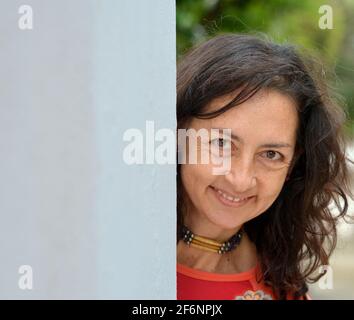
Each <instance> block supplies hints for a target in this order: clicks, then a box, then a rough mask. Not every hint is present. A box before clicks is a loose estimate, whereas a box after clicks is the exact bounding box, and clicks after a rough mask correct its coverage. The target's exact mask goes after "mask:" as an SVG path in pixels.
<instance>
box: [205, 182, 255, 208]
mask: <svg viewBox="0 0 354 320" xmlns="http://www.w3.org/2000/svg"><path fill="white" fill-rule="evenodd" d="M210 188H211V190H212V191H213V193H214V195H215V197H216V198H217V199H218V200H219V202H221V203H222V204H224V205H226V206H229V207H233V208H238V207H241V206H244V205H245V204H247V203H248V202H250V200H253V198H255V196H249V197H243V198H239V197H236V196H233V195H231V194H230V193H226V192H225V191H222V190H220V189H217V188H215V187H213V186H210Z"/></svg>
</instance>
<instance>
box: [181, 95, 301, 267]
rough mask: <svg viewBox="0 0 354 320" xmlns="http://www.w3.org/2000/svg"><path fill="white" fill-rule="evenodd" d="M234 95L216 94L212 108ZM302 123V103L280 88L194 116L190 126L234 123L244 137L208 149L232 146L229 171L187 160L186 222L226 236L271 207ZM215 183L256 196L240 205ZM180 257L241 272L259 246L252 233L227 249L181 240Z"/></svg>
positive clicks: (184, 170) (192, 263)
mask: <svg viewBox="0 0 354 320" xmlns="http://www.w3.org/2000/svg"><path fill="white" fill-rule="evenodd" d="M234 95H235V94H233V95H225V96H222V97H219V98H217V99H214V100H212V101H211V102H210V103H209V104H208V105H207V108H206V110H207V111H213V110H217V109H219V108H220V107H222V106H224V105H226V104H227V103H228V102H229V101H231V99H232V98H233V97H234ZM297 127H298V115H297V111H296V103H295V102H294V101H293V100H292V98H291V97H289V96H287V95H284V94H282V93H280V92H277V91H275V90H263V91H260V92H258V93H257V94H256V95H254V96H253V97H252V98H250V99H249V100H247V101H246V102H244V103H243V104H241V105H239V106H236V107H234V108H231V109H229V110H228V111H226V112H225V113H223V114H221V115H219V116H218V117H216V118H213V119H197V118H193V119H192V120H191V122H190V123H189V125H188V128H193V129H195V130H199V129H201V128H206V129H208V130H210V129H212V128H230V129H231V131H232V133H233V134H235V135H237V136H238V137H240V141H238V140H237V139H225V140H222V142H221V143H220V141H217V142H215V141H213V142H211V145H210V144H209V143H210V141H207V142H208V147H210V148H209V149H208V150H209V151H208V152H211V153H215V152H219V149H221V148H220V144H221V145H223V146H227V148H226V150H228V152H229V154H230V157H231V158H230V159H231V169H230V171H229V172H226V174H223V175H215V174H213V171H212V169H213V167H214V166H215V165H214V164H213V163H212V161H210V162H209V163H208V164H201V163H198V164H188V163H187V164H182V165H181V179H182V184H183V186H184V189H185V191H186V193H187V195H188V196H187V199H185V201H186V204H187V210H186V212H185V213H184V219H185V225H186V226H187V227H188V228H189V229H190V230H192V232H193V233H195V234H197V235H200V236H204V237H207V238H211V239H215V240H217V241H220V242H223V241H226V240H227V239H229V238H230V237H231V236H232V235H233V234H235V233H236V232H237V231H238V230H239V229H240V228H241V227H242V226H243V224H244V223H246V222H247V221H249V220H251V219H253V218H255V217H257V216H259V215H260V214H262V213H263V212H265V211H266V210H267V209H268V208H269V207H270V206H271V205H272V203H273V202H274V201H275V200H276V198H277V197H278V195H279V193H280V191H281V189H282V187H283V185H284V183H285V179H286V176H287V174H288V173H289V172H290V170H291V160H292V159H293V156H294V152H295V143H296V130H297ZM220 137H221V138H222V135H220ZM268 143H286V144H288V145H289V146H288V147H272V148H270V147H262V146H261V145H263V144H268ZM206 147H207V146H206V144H205V142H199V144H198V150H199V152H200V151H202V150H205V148H206ZM187 150H188V149H187ZM187 152H188V151H187ZM274 161H275V162H274ZM214 188H217V189H219V190H222V191H224V192H226V193H228V194H229V195H233V196H239V197H241V198H243V197H248V196H253V198H251V199H250V200H249V201H248V202H247V203H246V204H244V205H243V206H241V207H237V208H235V207H232V206H228V205H225V204H224V203H222V202H221V201H220V200H219V199H218V197H217V193H216V191H215V189H214ZM177 262H178V263H180V264H184V265H187V266H189V267H192V268H196V269H200V270H204V271H209V272H218V273H238V272H243V271H246V270H249V269H250V268H252V267H254V266H255V265H256V264H257V250H256V248H255V246H254V244H253V243H252V242H251V241H250V240H249V238H248V237H247V235H246V234H244V236H243V238H242V241H241V243H240V245H239V246H238V247H237V248H236V249H235V250H233V251H231V252H229V253H226V254H224V255H219V254H217V253H213V252H208V251H205V250H202V249H199V248H195V247H192V246H188V245H186V244H185V243H184V242H183V241H179V243H178V245H177Z"/></svg>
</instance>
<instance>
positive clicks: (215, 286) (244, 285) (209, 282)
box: [177, 263, 291, 300]
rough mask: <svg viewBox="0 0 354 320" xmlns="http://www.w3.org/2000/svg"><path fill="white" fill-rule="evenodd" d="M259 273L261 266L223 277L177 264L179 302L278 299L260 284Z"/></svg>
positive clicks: (223, 275)
mask: <svg viewBox="0 0 354 320" xmlns="http://www.w3.org/2000/svg"><path fill="white" fill-rule="evenodd" d="M258 272H260V269H259V266H258V265H257V266H256V267H254V268H252V269H250V270H248V271H245V272H241V273H235V274H222V273H213V272H207V271H202V270H198V269H192V268H189V267H187V266H184V265H181V264H179V263H177V300H273V299H275V297H274V294H273V292H272V290H271V289H270V288H269V287H266V286H265V285H264V284H263V283H262V282H257V279H256V275H257V274H259V273H258ZM258 278H259V277H258ZM288 299H291V298H290V297H288Z"/></svg>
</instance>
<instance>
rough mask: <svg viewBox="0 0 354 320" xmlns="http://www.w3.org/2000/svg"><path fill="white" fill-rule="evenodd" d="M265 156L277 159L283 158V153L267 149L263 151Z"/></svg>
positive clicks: (273, 159)
mask: <svg viewBox="0 0 354 320" xmlns="http://www.w3.org/2000/svg"><path fill="white" fill-rule="evenodd" d="M265 154H266V158H267V159H269V160H272V161H277V160H281V159H283V155H282V154H280V153H279V152H277V151H273V150H268V151H266V152H265Z"/></svg>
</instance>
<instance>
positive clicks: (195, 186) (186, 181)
mask: <svg viewBox="0 0 354 320" xmlns="http://www.w3.org/2000/svg"><path fill="white" fill-rule="evenodd" d="M212 168H213V167H212V166H210V165H201V164H197V165H192V164H183V165H181V180H182V183H183V186H184V188H185V189H186V191H187V192H188V193H189V194H190V196H191V197H192V195H193V194H200V193H202V192H204V190H205V189H206V188H207V187H208V186H209V185H210V184H211V183H212V181H213V179H214V176H213V175H212Z"/></svg>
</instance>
